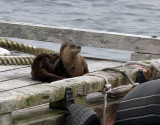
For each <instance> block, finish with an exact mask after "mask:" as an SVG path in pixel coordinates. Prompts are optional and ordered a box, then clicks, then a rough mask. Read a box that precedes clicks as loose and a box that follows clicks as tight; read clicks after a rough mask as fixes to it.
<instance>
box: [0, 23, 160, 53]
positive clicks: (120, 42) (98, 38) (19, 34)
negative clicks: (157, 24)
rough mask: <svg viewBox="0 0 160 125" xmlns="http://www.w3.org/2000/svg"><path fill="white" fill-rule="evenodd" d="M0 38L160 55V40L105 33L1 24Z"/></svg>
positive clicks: (21, 24) (22, 24) (23, 24)
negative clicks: (69, 42) (75, 43)
mask: <svg viewBox="0 0 160 125" xmlns="http://www.w3.org/2000/svg"><path fill="white" fill-rule="evenodd" d="M0 36H2V37H14V38H22V39H30V40H39V41H50V42H64V41H73V42H77V43H79V44H80V45H83V46H93V47H102V48H108V49H119V50H128V51H134V52H140V53H152V54H160V49H159V48H160V39H154V38H150V37H144V36H135V35H127V34H119V33H111V32H103V31H93V30H82V29H71V28H62V27H54V26H46V25H33V24H25V23H10V22H0Z"/></svg>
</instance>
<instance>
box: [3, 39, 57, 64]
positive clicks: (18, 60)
mask: <svg viewBox="0 0 160 125" xmlns="http://www.w3.org/2000/svg"><path fill="white" fill-rule="evenodd" d="M0 47H3V48H5V49H9V50H16V51H21V52H24V53H28V54H32V55H35V56H36V55H38V54H40V53H57V52H55V51H52V50H49V49H44V48H37V47H33V46H29V45H25V44H22V43H18V42H15V41H11V40H6V39H2V38H0ZM33 59H34V56H26V57H25V56H0V65H31V64H32V62H33Z"/></svg>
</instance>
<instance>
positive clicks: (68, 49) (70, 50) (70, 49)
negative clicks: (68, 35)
mask: <svg viewBox="0 0 160 125" xmlns="http://www.w3.org/2000/svg"><path fill="white" fill-rule="evenodd" d="M80 52H81V46H79V45H77V44H75V43H73V42H65V43H63V44H62V46H61V49H60V53H63V54H71V55H76V54H78V53H80Z"/></svg>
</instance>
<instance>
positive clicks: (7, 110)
mask: <svg viewBox="0 0 160 125" xmlns="http://www.w3.org/2000/svg"><path fill="white" fill-rule="evenodd" d="M87 63H88V65H89V70H90V71H97V70H100V69H103V68H106V67H117V66H121V65H122V64H124V63H122V62H113V61H107V60H93V59H87ZM30 72H31V67H30V65H23V66H20V65H1V66H0V93H1V94H0V107H1V109H0V114H1V115H0V125H10V124H11V121H12V122H13V123H14V125H19V124H22V123H23V124H28V125H29V124H30V122H31V123H33V122H35V121H34V120H35V119H36V118H37V117H36V116H35V115H33V116H35V117H36V118H35V119H34V120H33V119H32V120H31V121H30V122H26V121H25V120H24V119H25V117H24V116H26V114H30V112H29V111H30V110H31V109H27V110H25V112H29V113H22V111H17V110H19V109H23V108H27V107H30V106H31V107H32V106H36V105H40V104H44V103H49V102H50V99H49V98H50V97H49V96H48V94H49V93H47V95H46V94H45V93H46V92H47V91H49V90H50V91H54V90H55V88H57V85H56V84H55V85H54V83H53V85H54V86H55V88H54V87H53V86H52V87H51V84H50V83H42V82H39V81H35V80H32V79H31V74H30ZM81 81H85V80H84V79H81ZM59 82H60V83H59V84H63V82H64V81H59ZM74 82H75V80H74ZM44 86H48V87H44ZM43 87H44V88H43ZM45 89H47V90H45ZM42 90H45V92H44V91H42ZM42 93H43V94H42ZM51 93H52V92H51ZM56 93H57V92H55V95H57V94H56ZM40 95H42V98H43V99H42V100H43V101H42V100H41V97H40V98H39V97H38V96H40ZM49 95H50V94H49ZM34 96H37V97H38V98H36V97H34ZM61 96H62V95H61ZM34 98H35V100H34ZM56 98H57V99H58V100H59V99H60V98H59V97H56ZM30 99H31V100H30ZM57 99H56V100H57ZM36 100H37V101H38V102H36ZM40 100H41V101H40ZM44 100H45V101H44ZM54 100H55V99H54ZM58 100H57V101H58ZM32 101H33V102H32ZM35 102H36V103H35ZM48 107H49V105H47V106H46V105H45V106H42V107H41V106H39V107H38V108H40V109H42V110H43V111H44V112H45V113H43V115H44V116H45V115H47V116H48V115H49V114H50V112H52V113H51V114H50V115H51V116H52V117H51V116H50V118H51V119H52V122H54V120H53V119H56V118H54V117H57V118H59V119H61V118H64V115H63V112H64V111H59V110H55V109H54V111H52V109H49V108H48ZM38 108H35V109H34V110H36V111H37V110H38ZM14 111H16V112H14ZM31 112H34V113H36V112H35V111H33V110H32V111H31ZM57 112H59V115H58V116H59V117H58V116H57ZM19 113H20V114H23V118H20V117H19V116H21V115H20V114H19ZM34 113H33V114H34ZM2 114H3V115H2ZM36 114H37V113H36ZM54 114H55V115H54ZM64 114H66V113H64ZM43 115H42V116H43ZM11 116H12V118H13V120H11V119H12V118H11ZM29 116H30V115H29ZM33 116H32V117H33ZM4 117H5V119H6V121H3V119H4ZM33 118H34V117H33ZM37 121H38V118H37V120H36V122H35V124H37ZM45 121H46V120H44V119H43V122H42V123H43V124H44V122H45ZM46 122H48V120H47V121H46ZM39 124H40V123H39Z"/></svg>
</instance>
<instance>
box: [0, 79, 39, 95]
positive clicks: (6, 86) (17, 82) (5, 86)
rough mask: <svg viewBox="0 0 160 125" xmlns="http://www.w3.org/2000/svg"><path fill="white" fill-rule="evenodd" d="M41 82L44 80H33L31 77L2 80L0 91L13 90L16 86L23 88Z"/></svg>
mask: <svg viewBox="0 0 160 125" xmlns="http://www.w3.org/2000/svg"><path fill="white" fill-rule="evenodd" d="M41 83H42V82H39V81H34V80H32V79H31V77H23V78H18V79H13V80H8V81H3V82H0V92H4V91H8V90H13V89H16V88H21V87H25V86H30V85H36V84H41Z"/></svg>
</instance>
